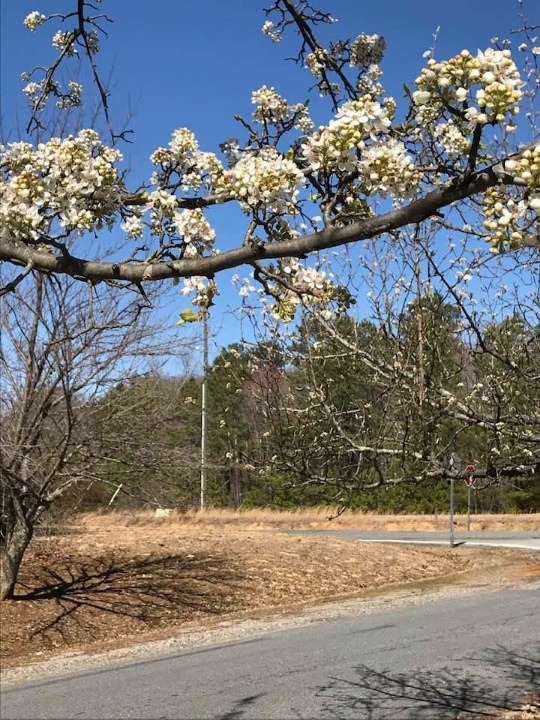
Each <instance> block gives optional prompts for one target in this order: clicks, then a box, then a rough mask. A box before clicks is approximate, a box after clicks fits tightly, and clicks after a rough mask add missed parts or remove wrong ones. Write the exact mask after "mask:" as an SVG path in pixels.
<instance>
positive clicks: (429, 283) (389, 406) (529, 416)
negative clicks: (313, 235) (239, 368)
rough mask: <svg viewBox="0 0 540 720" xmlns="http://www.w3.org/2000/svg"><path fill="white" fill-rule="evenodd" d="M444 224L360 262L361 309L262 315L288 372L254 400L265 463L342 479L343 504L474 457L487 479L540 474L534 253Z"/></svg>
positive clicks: (353, 288)
mask: <svg viewBox="0 0 540 720" xmlns="http://www.w3.org/2000/svg"><path fill="white" fill-rule="evenodd" d="M436 231H437V228H434V229H433V232H432V233H431V234H426V233H425V231H421V230H420V228H417V232H416V233H414V235H413V237H410V238H407V239H406V240H405V239H400V238H395V239H393V240H392V241H389V242H388V243H386V244H383V243H381V244H380V245H379V247H378V248H373V250H372V252H371V254H370V253H367V252H364V254H363V255H362V256H361V258H360V263H359V265H360V266H359V267H356V268H354V269H353V268H352V266H351V264H350V263H351V262H352V261H350V263H349V264H348V265H347V267H346V269H345V270H344V272H345V271H346V273H347V275H346V282H344V283H343V284H346V285H347V287H348V288H349V291H350V292H351V295H352V296H354V297H357V298H358V300H359V304H361V305H362V307H361V309H360V310H359V311H358V313H357V314H355V313H354V311H353V309H352V307H353V306H351V307H350V308H349V310H348V312H347V313H344V312H341V313H338V314H337V315H336V314H332V313H331V312H329V311H328V312H327V311H321V310H320V309H318V310H313V308H309V307H306V308H304V309H303V316H302V318H303V319H302V323H301V324H300V325H299V326H298V327H294V326H289V327H284V326H283V325H281V324H280V323H278V322H275V321H272V320H271V319H270V317H269V314H268V312H266V313H263V316H262V320H261V321H259V322H258V324H256V327H255V330H256V331H257V330H258V333H259V338H260V342H262V343H270V342H271V343H273V345H274V346H275V347H276V348H278V349H279V357H280V359H281V363H282V369H281V370H280V373H281V377H282V378H283V382H282V383H281V391H280V392H274V393H268V394H264V393H260V394H259V396H258V398H257V400H258V410H259V412H260V413H263V414H264V416H265V418H266V421H265V422H266V424H267V426H270V427H271V432H269V433H267V434H268V440H267V442H268V443H269V444H270V445H271V446H272V448H273V451H272V461H271V462H269V463H267V465H266V467H265V463H264V462H261V460H260V457H259V458H257V457H256V455H254V456H253V457H254V458H255V459H254V462H253V464H254V466H255V468H254V469H256V470H257V471H262V472H265V471H266V472H268V473H270V474H272V473H283V474H284V475H288V476H289V477H290V478H291V480H293V481H294V483H296V485H297V486H302V485H304V486H309V485H317V484H319V485H321V486H325V487H326V488H328V489H331V488H332V487H333V488H334V490H335V494H334V499H335V500H337V501H340V502H343V503H344V504H345V505H346V504H347V503H348V501H349V499H350V497H351V496H352V495H353V494H355V493H357V492H358V491H359V490H362V489H366V488H374V487H378V486H381V485H388V484H396V483H400V482H422V481H426V480H430V481H431V480H438V479H447V478H450V477H462V476H463V475H464V474H465V465H466V464H467V462H472V463H473V464H474V465H475V471H474V475H475V477H476V478H477V479H478V480H479V483H480V485H481V486H483V487H486V486H488V485H491V484H494V483H506V484H510V485H511V484H513V483H516V482H520V481H521V480H522V479H524V480H525V481H527V479H528V480H529V481H536V482H537V481H538V478H539V477H540V414H539V407H540V402H539V397H540V360H539V357H540V356H539V352H538V351H539V347H540V346H539V342H540V286H539V284H538V283H539V276H538V266H537V259H536V257H535V256H534V254H529V258H528V259H527V258H526V257H524V256H521V257H520V258H514V260H513V261H512V262H509V261H508V259H506V260H503V261H501V259H500V258H497V257H491V258H486V257H485V256H484V255H483V254H482V253H481V252H479V251H473V250H471V248H470V242H469V243H467V244H462V243H460V242H458V241H457V240H458V233H457V232H454V234H453V236H452V237H451V238H450V240H449V242H447V243H446V244H444V243H441V241H440V240H437V239H436V238H437V235H436ZM465 247H468V248H469V250H465ZM411 249H412V252H411ZM512 283H513V284H514V287H513V288H511V284H512ZM362 287H363V293H362V294H363V295H364V298H365V297H366V292H365V288H369V290H368V293H367V295H368V297H367V304H368V306H367V309H366V307H365V302H366V301H365V299H364V298H362V297H361V296H360V289H361V288H362ZM249 310H250V315H251V317H256V315H254V309H253V308H249ZM251 373H253V363H252V364H251V365H250V367H249V369H248V373H247V378H249V375H250V374H251ZM245 385H246V387H248V385H249V382H248V379H246V380H245ZM277 387H279V385H276V388H277ZM268 429H269V428H268ZM454 454H458V455H459V456H461V457H462V458H463V459H464V460H466V462H464V463H463V467H462V468H461V469H459V468H456V467H452V466H451V465H449V458H450V457H451V456H452V455H454ZM327 497H328V494H327Z"/></svg>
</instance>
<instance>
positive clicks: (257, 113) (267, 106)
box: [251, 85, 291, 123]
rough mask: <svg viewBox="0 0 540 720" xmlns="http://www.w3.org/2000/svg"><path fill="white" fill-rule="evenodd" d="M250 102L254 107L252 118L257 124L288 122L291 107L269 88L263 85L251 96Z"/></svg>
mask: <svg viewBox="0 0 540 720" xmlns="http://www.w3.org/2000/svg"><path fill="white" fill-rule="evenodd" d="M251 102H252V103H253V105H256V106H257V107H256V108H255V110H254V112H253V117H254V119H255V120H257V122H260V123H264V122H271V123H277V122H283V121H285V120H288V118H289V116H290V113H291V106H290V105H289V103H288V102H287V101H286V100H285V98H283V97H281V95H280V94H279V93H278V92H276V90H275V89H274V88H273V87H271V88H269V87H267V86H266V85H263V86H262V87H261V88H259V90H255V92H253V93H252V95H251Z"/></svg>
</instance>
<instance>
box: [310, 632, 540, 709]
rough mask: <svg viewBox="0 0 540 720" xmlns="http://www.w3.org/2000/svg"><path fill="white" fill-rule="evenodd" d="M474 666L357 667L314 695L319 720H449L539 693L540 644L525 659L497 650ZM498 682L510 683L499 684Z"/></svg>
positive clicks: (517, 704)
mask: <svg viewBox="0 0 540 720" xmlns="http://www.w3.org/2000/svg"><path fill="white" fill-rule="evenodd" d="M474 661H475V666H476V667H477V671H476V672H474V673H472V674H471V673H470V672H468V673H467V674H465V672H460V671H456V669H455V668H452V669H450V668H443V669H442V670H440V671H420V672H418V671H414V672H413V671H411V672H401V673H395V672H391V671H389V670H388V671H387V670H382V671H379V670H374V669H373V668H370V667H368V666H367V665H358V666H355V667H354V668H352V671H353V677H352V678H338V677H333V678H330V679H329V682H328V684H327V685H326V686H324V687H320V688H318V690H317V693H316V695H317V697H318V698H319V701H320V702H321V703H322V704H321V708H322V714H323V715H324V717H335V718H342V717H353V716H354V717H359V718H365V719H366V720H396V719H397V718H399V719H400V720H402V719H404V720H405V719H407V718H411V719H412V718H416V719H418V720H420V719H422V718H426V720H428V719H429V720H434V719H435V718H436V719H437V720H450V719H454V720H455V719H457V718H461V717H470V715H469V714H473V716H474V717H475V718H484V717H486V718H489V717H498V716H499V715H500V713H501V712H502V711H507V710H508V711H512V710H518V709H519V708H520V707H521V705H522V704H523V702H524V701H525V700H526V698H527V695H529V694H530V693H531V692H533V691H534V690H536V691H538V688H539V687H540V644H537V645H534V644H532V646H531V649H530V650H529V651H527V653H523V652H522V653H516V652H514V651H510V650H507V649H505V648H503V647H497V648H495V649H492V650H489V651H487V652H485V653H482V655H479V656H478V657H475V658H474ZM467 666H468V667H470V665H469V663H467ZM502 676H504V677H505V678H506V679H507V680H510V681H511V682H505V683H501V682H500V678H501V677H502ZM512 685H513V687H512ZM530 717H531V718H532V717H534V715H531V716H530Z"/></svg>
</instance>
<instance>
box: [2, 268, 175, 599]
mask: <svg viewBox="0 0 540 720" xmlns="http://www.w3.org/2000/svg"><path fill="white" fill-rule="evenodd" d="M0 303H1V304H0V332H1V336H2V348H1V354H0V378H1V390H2V392H1V409H0V412H1V419H2V443H1V450H0V473H1V492H2V506H1V513H2V516H1V530H2V541H3V547H2V552H3V563H2V578H1V579H2V597H4V598H9V597H12V596H13V592H14V586H15V582H16V579H17V573H18V570H19V567H20V564H21V561H22V558H23V556H24V553H25V551H26V548H27V547H28V544H29V542H30V541H31V539H32V536H33V533H34V529H35V526H36V523H37V521H38V520H39V518H40V517H41V516H42V514H43V513H44V512H45V511H46V510H47V509H48V508H49V507H50V506H51V504H52V503H54V502H55V501H56V500H58V499H59V498H61V497H62V496H64V495H65V494H66V493H67V492H68V491H72V490H73V488H74V486H76V485H78V484H83V485H85V484H87V483H88V482H89V481H91V480H92V479H93V478H94V475H93V469H94V468H95V467H96V465H97V463H98V462H99V461H100V460H101V459H102V458H103V454H104V452H105V449H106V445H104V444H102V443H101V442H99V437H98V436H97V435H96V433H95V428H94V430H92V423H91V421H90V418H91V415H92V413H96V412H97V408H98V407H99V403H98V402H97V400H98V399H99V398H100V397H103V396H104V395H105V394H106V392H107V391H108V390H109V389H110V388H111V387H112V386H114V385H116V384H118V383H120V382H122V381H126V380H128V379H129V378H131V377H132V376H133V375H134V374H141V373H142V372H144V371H145V370H146V369H147V368H148V362H149V360H151V359H152V358H154V359H155V360H156V362H159V363H161V362H163V359H164V358H166V357H170V356H171V355H173V354H175V353H176V354H185V353H186V352H187V345H184V346H183V349H182V351H181V353H178V351H177V348H176V347H175V345H174V341H173V339H172V337H171V333H170V332H167V323H166V321H159V320H156V316H155V314H153V313H152V312H151V309H150V307H149V306H148V305H147V303H145V302H144V301H143V300H142V299H141V297H140V296H138V295H135V294H130V295H129V296H127V295H124V294H122V293H121V294H120V295H119V294H118V293H115V291H114V289H113V288H107V287H100V288H99V291H98V290H96V289H95V288H88V287H87V286H86V285H84V284H82V283H80V282H79V281H77V280H73V279H67V280H66V279H64V280H62V281H61V282H60V281H59V280H58V279H55V278H48V277H45V276H42V275H39V274H35V273H30V274H29V276H28V277H27V278H26V279H25V280H24V282H22V283H21V284H20V285H19V286H18V287H17V289H16V290H15V291H14V292H13V293H10V294H7V295H5V296H4V297H2V298H1V299H0ZM122 409H123V408H122V407H121V406H118V407H117V408H116V412H117V413H121V412H122ZM126 432H129V428H126Z"/></svg>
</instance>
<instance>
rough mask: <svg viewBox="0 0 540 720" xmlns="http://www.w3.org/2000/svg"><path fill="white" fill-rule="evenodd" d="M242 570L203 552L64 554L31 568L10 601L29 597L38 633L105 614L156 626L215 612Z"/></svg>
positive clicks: (233, 592) (223, 606) (229, 597)
mask: <svg viewBox="0 0 540 720" xmlns="http://www.w3.org/2000/svg"><path fill="white" fill-rule="evenodd" d="M241 584H242V575H241V573H240V572H239V570H238V568H236V567H235V566H234V565H233V564H232V563H231V562H230V561H228V560H227V559H225V558H222V557H212V556H204V555H167V556H161V557H139V558H124V557H122V556H121V555H107V556H102V557H97V558H92V557H88V558H81V557H72V556H70V555H66V556H65V557H64V558H62V559H60V560H55V562H54V565H51V566H49V565H48V564H47V565H43V566H41V567H33V568H32V569H31V570H29V571H27V572H25V573H24V576H23V578H22V581H21V582H19V585H18V587H17V595H16V597H15V600H16V601H19V602H21V603H22V602H24V601H27V602H28V601H31V602H32V605H34V607H36V605H37V609H39V607H40V606H41V604H42V602H43V609H44V610H45V607H46V613H44V616H45V617H44V619H43V620H41V621H39V622H38V623H37V624H36V626H35V627H34V628H33V629H32V631H31V633H30V634H31V635H33V636H39V635H41V636H42V638H45V637H47V636H48V635H50V634H51V633H52V632H56V633H59V634H60V636H63V629H65V628H67V627H68V626H69V627H70V632H69V634H70V635H71V634H72V626H73V624H74V623H75V624H77V623H79V624H80V625H81V629H84V626H86V629H87V630H91V625H92V624H95V623H96V621H99V617H100V616H101V618H102V620H104V619H105V618H107V621H108V623H110V624H111V627H112V625H113V619H115V620H116V623H117V624H123V623H125V622H130V621H135V622H137V621H138V622H142V623H145V624H149V625H160V624H163V623H164V622H165V623H167V622H171V621H175V620H178V619H181V618H183V617H184V618H186V617H192V616H193V615H196V614H198V613H202V614H216V613H221V612H224V611H225V610H227V609H229V608H230V606H231V604H234V602H237V590H238V589H239V588H240V586H241Z"/></svg>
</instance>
